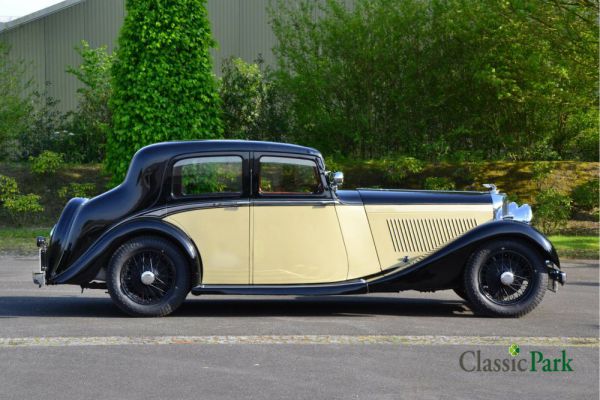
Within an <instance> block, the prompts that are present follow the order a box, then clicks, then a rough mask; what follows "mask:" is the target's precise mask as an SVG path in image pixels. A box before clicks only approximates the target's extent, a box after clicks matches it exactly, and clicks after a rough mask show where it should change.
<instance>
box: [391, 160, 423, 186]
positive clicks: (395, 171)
mask: <svg viewBox="0 0 600 400" xmlns="http://www.w3.org/2000/svg"><path fill="white" fill-rule="evenodd" d="M383 166H384V168H385V171H386V174H387V176H388V178H389V179H390V181H392V182H394V183H399V182H401V181H402V179H404V178H406V176H407V175H408V174H416V173H419V172H421V171H422V170H423V162H421V161H420V160H417V159H416V158H413V157H400V158H397V159H386V160H384V161H383Z"/></svg>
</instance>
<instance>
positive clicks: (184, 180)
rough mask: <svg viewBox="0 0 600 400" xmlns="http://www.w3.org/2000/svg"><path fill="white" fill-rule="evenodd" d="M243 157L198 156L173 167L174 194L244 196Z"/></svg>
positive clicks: (178, 195)
mask: <svg viewBox="0 0 600 400" xmlns="http://www.w3.org/2000/svg"><path fill="white" fill-rule="evenodd" d="M242 177H243V173H242V158H241V157H239V156H216V157H197V158H188V159H185V160H180V161H177V162H176V163H175V165H174V166H173V195H174V196H176V197H181V196H203V195H219V194H220V195H230V196H231V195H239V194H241V193H242V191H243V188H242V186H243V185H242Z"/></svg>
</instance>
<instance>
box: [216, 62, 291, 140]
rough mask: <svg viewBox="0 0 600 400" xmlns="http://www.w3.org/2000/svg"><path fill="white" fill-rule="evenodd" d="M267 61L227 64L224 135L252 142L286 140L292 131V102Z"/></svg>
mask: <svg viewBox="0 0 600 400" xmlns="http://www.w3.org/2000/svg"><path fill="white" fill-rule="evenodd" d="M262 64H263V61H262V59H258V60H257V61H256V62H254V63H247V62H245V61H244V60H242V59H241V58H236V57H231V58H228V59H225V60H224V61H223V67H222V78H221V86H220V96H221V100H222V108H223V124H224V135H225V137H227V138H236V139H250V140H275V141H278V140H282V138H283V137H284V136H285V134H286V133H288V132H289V118H290V115H289V109H288V106H287V104H288V101H287V99H286V98H285V97H284V95H283V93H282V92H281V88H279V87H278V86H277V81H276V80H274V79H273V77H272V73H270V72H269V70H268V69H266V70H265V71H263V68H262Z"/></svg>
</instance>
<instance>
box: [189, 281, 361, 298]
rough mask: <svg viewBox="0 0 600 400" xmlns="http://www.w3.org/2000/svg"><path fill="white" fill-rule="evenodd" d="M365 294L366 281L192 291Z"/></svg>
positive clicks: (194, 291) (202, 287)
mask: <svg viewBox="0 0 600 400" xmlns="http://www.w3.org/2000/svg"><path fill="white" fill-rule="evenodd" d="M365 293H368V286H367V282H366V281H365V280H364V279H357V280H353V281H346V282H340V283H316V284H304V285H198V286H196V287H195V288H193V289H192V294H193V295H196V296H198V295H201V294H238V295H261V296H281V295H291V296H330V295H339V294H365Z"/></svg>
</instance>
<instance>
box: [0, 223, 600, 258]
mask: <svg viewBox="0 0 600 400" xmlns="http://www.w3.org/2000/svg"><path fill="white" fill-rule="evenodd" d="M49 235H50V228H0V254H18V255H31V254H35V253H37V247H36V246H35V238H36V237H37V236H46V237H48V236H49ZM549 239H550V241H551V242H552V244H554V247H556V251H557V252H558V255H559V257H560V258H561V259H562V258H565V259H566V258H586V259H598V251H599V238H598V236H565V235H554V236H550V237H549Z"/></svg>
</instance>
